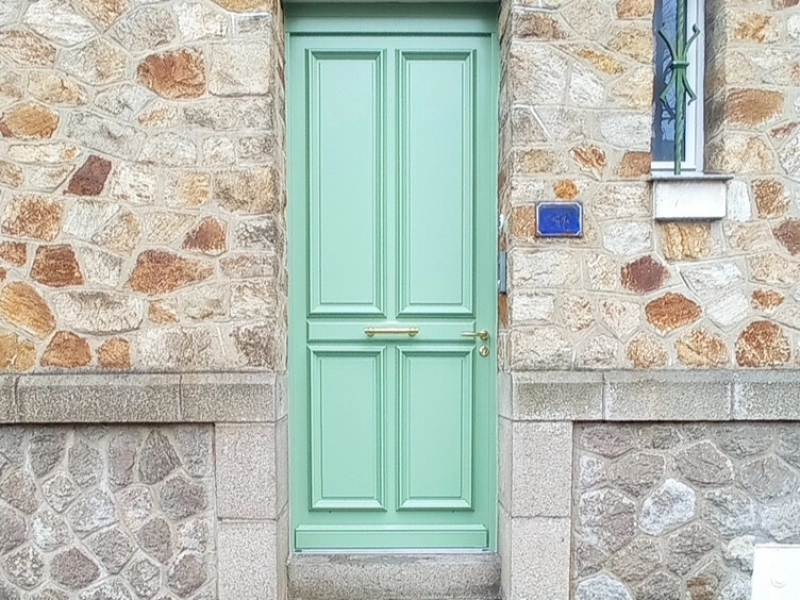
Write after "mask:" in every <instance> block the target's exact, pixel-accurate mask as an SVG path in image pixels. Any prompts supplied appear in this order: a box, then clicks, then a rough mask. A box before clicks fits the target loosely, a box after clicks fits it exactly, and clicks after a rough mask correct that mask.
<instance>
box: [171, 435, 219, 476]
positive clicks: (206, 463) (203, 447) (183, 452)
mask: <svg viewBox="0 0 800 600" xmlns="http://www.w3.org/2000/svg"><path fill="white" fill-rule="evenodd" d="M174 435H175V447H176V449H177V451H178V454H179V456H180V458H181V463H182V464H183V468H184V469H186V472H187V473H189V475H191V476H192V477H204V476H206V475H208V474H209V472H210V471H211V456H212V452H211V429H210V428H209V427H207V426H202V425H183V426H181V427H178V428H176V429H175V434H174Z"/></svg>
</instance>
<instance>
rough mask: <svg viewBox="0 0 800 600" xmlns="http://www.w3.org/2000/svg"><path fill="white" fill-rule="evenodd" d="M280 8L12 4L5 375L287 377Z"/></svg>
mask: <svg viewBox="0 0 800 600" xmlns="http://www.w3.org/2000/svg"><path fill="white" fill-rule="evenodd" d="M282 18H283V17H282V15H281V12H280V7H279V5H278V3H277V2H273V1H270V2H267V1H266V0H219V1H218V2H212V1H211V0H168V1H161V2H152V1H149V0H33V1H30V0H0V136H2V142H0V370H1V371H13V372H26V371H33V370H40V371H48V370H50V371H52V370H61V369H85V370H97V369H113V370H129V369H139V370H152V369H159V370H164V369H168V370H200V369H244V368H250V367H255V368H260V369H266V370H272V371H276V372H280V371H282V370H283V361H284V358H283V357H284V346H285V334H284V331H285V321H286V318H285V314H284V313H285V296H286V285H285V279H286V277H285V268H284V260H283V257H284V237H285V234H284V217H283V208H284V205H285V191H284V155H283V148H284V137H285V136H284V117H283V64H282V61H283V58H282V46H283V24H282Z"/></svg>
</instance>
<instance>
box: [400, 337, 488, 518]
mask: <svg viewBox="0 0 800 600" xmlns="http://www.w3.org/2000/svg"><path fill="white" fill-rule="evenodd" d="M398 351H399V354H400V373H399V378H398V381H399V385H400V397H399V403H398V406H399V419H400V422H399V429H400V444H399V448H400V470H399V473H398V474H399V477H400V480H399V481H398V489H399V492H400V496H399V500H398V507H397V508H398V510H459V509H469V508H472V430H473V428H474V423H473V421H472V398H473V394H472V377H473V373H472V365H473V362H474V358H473V356H472V354H473V350H472V349H470V348H453V347H451V348H447V347H441V346H437V347H436V348H425V349H417V350H407V349H405V348H402V347H401V348H398Z"/></svg>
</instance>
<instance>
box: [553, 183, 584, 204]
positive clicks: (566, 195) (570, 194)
mask: <svg viewBox="0 0 800 600" xmlns="http://www.w3.org/2000/svg"><path fill="white" fill-rule="evenodd" d="M553 192H555V194H556V198H558V199H559V200H574V199H575V198H577V197H578V186H577V185H575V182H574V181H570V180H568V179H562V180H561V181H556V182H555V184H553Z"/></svg>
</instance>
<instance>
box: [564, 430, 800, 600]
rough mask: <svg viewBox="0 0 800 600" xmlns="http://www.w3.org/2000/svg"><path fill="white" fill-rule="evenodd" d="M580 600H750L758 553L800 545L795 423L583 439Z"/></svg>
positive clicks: (577, 532) (799, 436)
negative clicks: (765, 546)
mask: <svg viewBox="0 0 800 600" xmlns="http://www.w3.org/2000/svg"><path fill="white" fill-rule="evenodd" d="M575 441H576V460H577V464H576V477H575V479H574V487H573V492H574V502H575V514H574V515H573V520H574V530H573V532H574V533H573V544H574V547H573V571H572V577H573V588H574V598H575V600H601V599H602V600H605V599H609V598H615V599H616V600H711V599H716V600H747V599H748V598H750V577H751V574H752V570H753V547H754V545H755V544H758V543H770V542H771V543H776V542H777V543H789V544H796V543H798V542H800V520H798V514H800V512H799V511H800V501H798V497H797V489H798V487H799V486H800V426H798V425H797V424H775V423H761V424H735V425H731V424H683V425H674V424H663V425H649V424H645V425H614V426H610V425H585V426H581V427H578V428H576V430H575Z"/></svg>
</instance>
